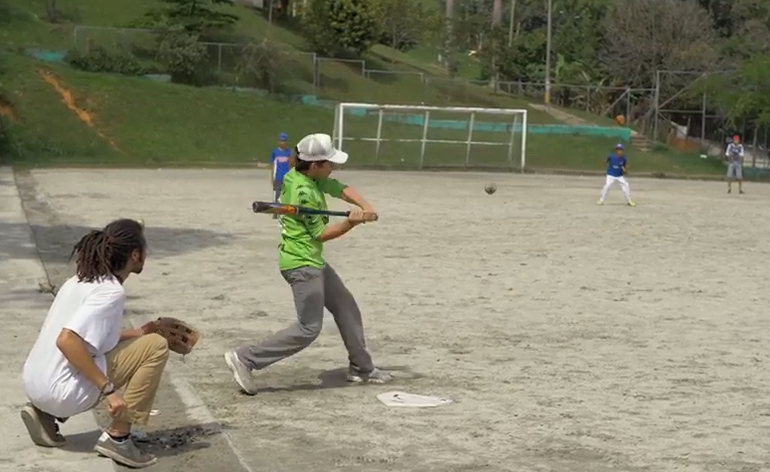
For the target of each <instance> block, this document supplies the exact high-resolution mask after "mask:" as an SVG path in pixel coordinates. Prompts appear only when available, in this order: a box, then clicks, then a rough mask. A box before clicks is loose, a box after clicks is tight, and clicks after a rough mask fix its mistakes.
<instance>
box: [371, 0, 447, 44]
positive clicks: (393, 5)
mask: <svg viewBox="0 0 770 472" xmlns="http://www.w3.org/2000/svg"><path fill="white" fill-rule="evenodd" d="M380 5H381V7H380V15H381V22H382V23H381V25H382V39H381V40H380V42H381V43H382V44H385V45H387V46H390V47H392V48H395V49H400V50H407V49H411V48H413V47H414V46H415V45H416V44H417V43H418V42H419V41H421V40H422V39H423V38H425V36H426V32H427V30H428V29H429V28H430V26H429V25H430V24H431V20H432V17H433V16H434V15H435V13H436V11H435V10H433V9H429V8H426V7H425V5H424V4H423V3H420V2H415V1H414V0H382V1H381V3H380Z"/></svg>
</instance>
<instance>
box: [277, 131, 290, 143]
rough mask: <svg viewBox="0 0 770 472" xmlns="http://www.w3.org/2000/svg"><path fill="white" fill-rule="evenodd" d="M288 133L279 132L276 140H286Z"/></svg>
mask: <svg viewBox="0 0 770 472" xmlns="http://www.w3.org/2000/svg"><path fill="white" fill-rule="evenodd" d="M288 140H289V135H288V134H286V133H281V134H279V135H278V141H288Z"/></svg>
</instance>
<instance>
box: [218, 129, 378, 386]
mask: <svg viewBox="0 0 770 472" xmlns="http://www.w3.org/2000/svg"><path fill="white" fill-rule="evenodd" d="M295 152H296V156H295V166H294V169H291V170H290V171H289V172H288V173H287V174H286V177H285V178H284V184H283V192H282V193H281V203H284V204H292V205H302V206H305V207H309V208H313V209H316V210H326V209H327V205H326V195H331V196H332V197H335V198H340V199H342V200H344V201H346V202H348V203H350V204H351V205H355V206H356V207H358V208H360V209H355V210H353V211H351V212H350V216H349V217H348V218H347V219H344V220H342V221H339V222H336V223H330V222H329V217H328V216H319V215H308V216H301V217H288V216H282V217H281V222H282V228H281V244H280V245H279V246H278V247H279V249H278V267H279V269H280V271H281V275H282V276H283V278H284V279H285V280H286V282H288V284H289V285H290V286H291V290H292V293H293V295H294V305H295V307H296V310H297V321H295V322H294V323H292V325H291V326H289V327H287V328H285V329H284V330H282V331H279V332H277V333H275V334H273V335H272V336H269V337H268V338H267V339H265V340H263V341H262V342H261V343H259V344H256V345H245V346H240V347H238V348H236V349H233V350H231V351H228V352H226V353H225V362H226V363H227V367H228V368H229V369H230V371H231V372H232V374H233V378H234V380H235V383H236V384H238V386H239V387H240V388H241V389H242V390H243V391H244V392H246V393H247V394H250V395H254V394H256V393H257V388H256V386H255V385H254V382H253V378H252V372H253V371H258V370H262V369H264V368H265V367H268V366H269V365H271V364H274V363H276V362H278V361H281V360H283V359H286V358H288V357H290V356H293V355H294V354H297V353H298V352H300V351H302V350H304V349H305V348H307V347H308V346H310V344H311V343H312V342H313V341H315V340H316V338H318V336H319V335H320V334H321V328H322V327H323V319H324V308H326V309H328V310H329V312H331V314H332V317H334V322H335V323H336V324H337V328H338V329H339V333H340V336H341V337H342V342H343V343H344V344H345V348H346V350H347V351H348V381H350V382H370V383H384V382H386V381H388V380H389V379H390V376H389V375H388V374H387V373H385V372H383V371H381V370H379V369H377V368H376V367H375V366H374V363H373V362H372V356H371V355H370V354H369V351H367V349H366V341H365V338H364V327H363V323H362V321H361V311H360V310H359V308H358V304H357V303H356V300H355V298H353V295H352V294H351V293H350V291H349V290H348V289H347V288H346V287H345V283H344V282H343V281H342V279H341V278H340V276H339V275H337V272H336V271H335V270H334V269H333V268H332V266H331V265H329V263H327V262H326V260H325V259H324V255H323V246H324V243H326V242H327V241H331V240H333V239H337V238H339V237H341V236H343V235H345V234H347V233H348V232H349V231H351V230H352V229H353V228H355V227H356V226H358V225H360V224H362V223H366V222H369V221H375V220H376V219H377V212H376V211H375V209H374V208H373V207H372V206H371V205H370V204H369V203H368V202H367V201H366V200H364V198H363V197H362V196H361V195H360V194H359V193H358V192H357V191H356V190H355V189H353V187H349V186H347V185H345V184H343V183H340V182H339V181H337V180H335V179H332V178H330V177H329V175H330V174H331V173H332V170H333V169H334V166H335V165H336V164H344V163H345V162H346V161H347V159H348V155H347V154H346V153H344V152H342V151H338V150H336V149H334V146H333V145H332V139H331V137H330V136H329V135H328V134H311V135H309V136H306V137H304V138H303V139H302V140H301V141H300V142H299V143H298V144H297V147H296V149H295Z"/></svg>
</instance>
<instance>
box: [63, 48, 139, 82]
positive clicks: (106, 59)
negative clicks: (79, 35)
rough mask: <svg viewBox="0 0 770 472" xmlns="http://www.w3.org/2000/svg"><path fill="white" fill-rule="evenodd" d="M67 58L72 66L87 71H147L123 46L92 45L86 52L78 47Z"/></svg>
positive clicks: (125, 73)
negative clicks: (108, 47) (114, 47)
mask: <svg viewBox="0 0 770 472" xmlns="http://www.w3.org/2000/svg"><path fill="white" fill-rule="evenodd" d="M65 60H66V61H67V63H69V64H70V65H71V66H72V67H74V68H76V69H80V70H84V71H86V72H107V73H116V74H123V75H143V74H146V73H147V71H146V70H145V68H144V67H142V65H141V64H140V63H139V61H138V60H137V58H136V57H135V56H134V55H133V54H131V53H130V52H128V51H126V50H125V49H123V48H117V49H113V50H110V49H107V48H105V47H103V46H90V47H89V48H88V52H86V53H85V54H83V53H82V52H80V51H79V50H77V49H71V50H70V51H69V52H67V56H66V58H65Z"/></svg>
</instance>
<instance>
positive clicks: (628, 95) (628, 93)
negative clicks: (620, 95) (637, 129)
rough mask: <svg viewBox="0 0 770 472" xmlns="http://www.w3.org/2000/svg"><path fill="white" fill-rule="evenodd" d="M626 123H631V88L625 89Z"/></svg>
mask: <svg viewBox="0 0 770 472" xmlns="http://www.w3.org/2000/svg"><path fill="white" fill-rule="evenodd" d="M626 123H628V124H630V123H631V87H626Z"/></svg>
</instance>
